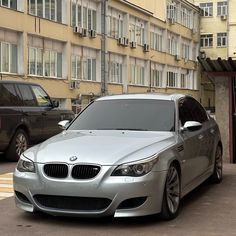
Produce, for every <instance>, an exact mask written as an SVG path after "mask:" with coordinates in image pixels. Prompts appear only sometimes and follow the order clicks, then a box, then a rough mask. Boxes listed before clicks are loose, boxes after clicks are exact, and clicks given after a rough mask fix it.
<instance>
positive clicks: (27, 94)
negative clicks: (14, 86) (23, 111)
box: [18, 84, 38, 107]
mask: <svg viewBox="0 0 236 236" xmlns="http://www.w3.org/2000/svg"><path fill="white" fill-rule="evenodd" d="M18 87H19V90H20V93H21V96H22V98H23V102H24V106H29V107H35V106H38V105H37V103H36V100H35V98H34V95H33V93H32V90H31V89H30V86H29V85H25V84H19V85H18Z"/></svg>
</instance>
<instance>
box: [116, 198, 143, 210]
mask: <svg viewBox="0 0 236 236" xmlns="http://www.w3.org/2000/svg"><path fill="white" fill-rule="evenodd" d="M146 200H147V197H136V198H130V199H126V200H124V201H123V202H121V204H120V205H119V207H118V208H117V209H130V208H136V207H139V206H141V205H142V204H143V203H144V202H145V201H146Z"/></svg>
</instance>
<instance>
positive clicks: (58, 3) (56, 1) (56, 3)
mask: <svg viewBox="0 0 236 236" xmlns="http://www.w3.org/2000/svg"><path fill="white" fill-rule="evenodd" d="M31 1H34V8H32V7H31V6H32V3H31ZM38 1H42V7H41V8H39V6H38ZM46 1H48V4H49V8H48V16H47V15H46V13H47V12H46ZM52 2H54V11H52ZM58 6H61V11H59V8H58ZM40 9H41V11H40ZM32 10H34V11H32ZM53 12H54V14H52V13H53ZM59 12H60V14H59ZM40 13H41V14H40ZM28 14H29V15H33V16H37V17H41V18H44V19H47V20H50V21H55V22H58V23H62V0H28ZM52 16H54V17H52Z"/></svg>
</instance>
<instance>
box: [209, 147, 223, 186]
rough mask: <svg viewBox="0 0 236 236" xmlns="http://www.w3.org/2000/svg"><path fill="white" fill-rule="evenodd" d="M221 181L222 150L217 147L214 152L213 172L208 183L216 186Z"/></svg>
mask: <svg viewBox="0 0 236 236" xmlns="http://www.w3.org/2000/svg"><path fill="white" fill-rule="evenodd" d="M222 179H223V158H222V148H221V147H220V146H219V145H218V146H217V148H216V152H215V164H214V171H213V174H212V175H211V177H210V182H211V183H214V184H218V183H220V182H221V181H222Z"/></svg>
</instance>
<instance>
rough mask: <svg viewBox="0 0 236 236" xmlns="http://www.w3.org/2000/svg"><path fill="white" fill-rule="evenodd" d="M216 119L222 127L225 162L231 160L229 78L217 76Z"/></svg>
mask: <svg viewBox="0 0 236 236" xmlns="http://www.w3.org/2000/svg"><path fill="white" fill-rule="evenodd" d="M215 92H216V97H215V103H216V121H217V123H218V125H219V127H220V132H221V139H222V143H223V148H224V152H223V158H224V162H230V146H229V145H230V122H229V115H230V110H229V109H230V107H229V106H230V101H229V78H227V77H216V78H215Z"/></svg>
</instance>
